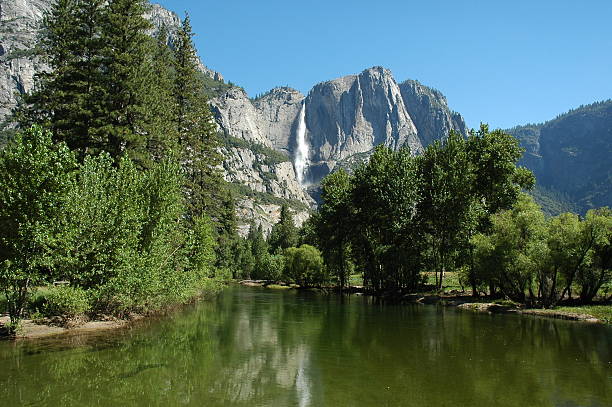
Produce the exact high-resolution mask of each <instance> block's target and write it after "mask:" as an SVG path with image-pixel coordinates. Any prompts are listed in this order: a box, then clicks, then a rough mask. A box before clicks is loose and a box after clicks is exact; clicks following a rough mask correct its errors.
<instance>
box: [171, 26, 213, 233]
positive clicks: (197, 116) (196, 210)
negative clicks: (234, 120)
mask: <svg viewBox="0 0 612 407" xmlns="http://www.w3.org/2000/svg"><path fill="white" fill-rule="evenodd" d="M174 60H175V71H176V72H175V75H176V76H175V82H174V100H175V109H176V110H175V112H176V119H175V125H176V129H177V132H178V134H179V141H180V145H181V152H182V161H183V163H184V164H185V166H186V170H187V178H188V185H187V189H188V193H189V199H188V207H189V211H190V213H191V215H192V216H200V215H201V214H202V213H208V214H209V215H210V216H211V217H212V218H213V220H215V221H217V222H219V221H220V217H221V216H222V212H223V206H224V200H225V199H224V197H223V194H224V193H223V191H222V190H223V184H224V182H223V177H222V174H221V171H220V169H219V165H220V164H221V161H222V157H221V155H220V153H219V147H220V143H219V139H218V136H217V128H216V124H215V121H214V117H213V115H212V113H211V111H210V108H209V106H208V101H207V99H206V98H205V97H204V95H203V93H202V90H203V83H202V79H201V75H202V74H201V72H199V70H198V59H197V55H196V51H195V48H194V45H193V32H192V28H191V22H190V19H189V16H186V17H185V19H184V20H183V24H182V26H181V28H180V29H179V31H178V33H177V38H176V42H175V47H174Z"/></svg>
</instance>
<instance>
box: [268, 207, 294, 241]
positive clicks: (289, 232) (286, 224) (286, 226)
mask: <svg viewBox="0 0 612 407" xmlns="http://www.w3.org/2000/svg"><path fill="white" fill-rule="evenodd" d="M298 239H299V236H298V229H297V227H296V226H295V222H294V221H293V214H292V213H291V210H290V209H289V207H288V206H287V205H283V206H282V207H281V214H280V221H279V222H278V223H277V224H276V225H274V227H273V228H272V231H271V232H270V237H269V239H268V243H269V244H270V248H271V249H272V251H274V252H278V251H281V250H284V249H287V248H289V247H295V246H297V244H298Z"/></svg>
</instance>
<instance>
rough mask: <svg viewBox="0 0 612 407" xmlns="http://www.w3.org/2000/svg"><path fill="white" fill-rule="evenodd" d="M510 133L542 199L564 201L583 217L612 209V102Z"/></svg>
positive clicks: (578, 109) (574, 111) (581, 108)
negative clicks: (593, 211) (594, 210)
mask: <svg viewBox="0 0 612 407" xmlns="http://www.w3.org/2000/svg"><path fill="white" fill-rule="evenodd" d="M508 132H509V133H510V134H512V135H514V136H515V137H517V138H518V139H519V140H520V142H521V145H522V146H523V147H524V148H525V149H526V152H525V155H524V157H523V159H522V161H521V163H522V164H523V165H525V166H526V167H528V168H529V169H531V170H532V171H533V172H534V173H535V175H536V178H537V181H538V186H539V193H540V194H542V195H544V196H546V197H548V198H551V199H553V200H554V199H555V198H554V196H556V197H557V198H558V197H559V196H565V197H567V198H566V199H567V201H566V202H561V203H562V204H570V205H572V204H573V205H575V207H576V208H577V209H578V211H580V212H582V213H584V212H586V211H587V210H589V209H591V208H597V207H601V206H612V100H608V101H605V102H598V103H593V104H591V105H588V106H581V107H579V108H577V109H574V110H571V111H569V112H567V113H565V114H562V115H560V116H558V117H557V118H555V119H554V120H551V121H549V122H546V123H542V124H535V125H534V124H530V125H526V126H518V127H515V128H513V129H510V130H508ZM536 196H537V194H536Z"/></svg>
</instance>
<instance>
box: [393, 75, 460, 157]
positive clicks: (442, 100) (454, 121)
mask: <svg viewBox="0 0 612 407" xmlns="http://www.w3.org/2000/svg"><path fill="white" fill-rule="evenodd" d="M400 90H401V92H402V97H403V99H404V105H405V106H406V109H407V110H408V113H409V114H410V117H411V118H412V120H413V121H414V124H415V125H416V128H417V130H418V134H419V139H420V140H421V143H422V144H423V146H428V145H430V144H431V143H433V142H434V141H435V140H439V139H441V138H445V137H446V136H447V135H448V133H450V131H451V130H455V131H458V132H460V133H461V134H464V135H466V134H467V128H466V125H465V121H464V120H463V117H461V115H460V114H459V113H456V112H453V111H451V110H450V109H449V107H448V103H447V101H446V97H445V96H444V95H443V94H442V93H441V92H439V91H438V90H436V89H433V88H430V87H427V86H425V85H422V84H421V83H419V82H418V81H413V80H407V81H405V82H403V83H401V84H400Z"/></svg>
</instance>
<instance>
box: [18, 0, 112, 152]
mask: <svg viewBox="0 0 612 407" xmlns="http://www.w3.org/2000/svg"><path fill="white" fill-rule="evenodd" d="M103 7H104V1H103V0H91V1H82V0H58V1H57V2H56V3H54V4H53V6H52V8H51V9H50V11H49V12H48V14H47V15H46V16H45V18H44V20H43V24H42V27H43V30H44V33H45V35H44V36H43V37H42V40H41V41H40V44H39V47H40V49H41V53H42V58H43V60H44V61H45V62H46V63H47V65H48V66H49V68H50V69H49V71H46V72H41V73H40V74H37V75H36V77H35V79H36V86H35V88H34V90H33V91H32V92H31V93H29V94H26V95H24V96H23V99H22V100H21V103H20V106H19V107H18V108H17V110H16V112H15V120H16V121H17V122H18V123H19V124H20V125H21V127H22V128H23V127H27V126H29V125H31V124H33V123H39V124H42V125H44V126H45V127H46V128H49V129H50V130H52V133H53V135H54V137H55V138H56V139H59V140H61V141H65V142H66V143H67V144H68V146H69V147H70V148H71V149H73V150H77V151H79V153H80V155H83V154H84V153H86V152H90V151H96V150H99V149H100V148H101V147H102V145H101V144H102V143H101V140H100V139H98V138H97V136H96V134H98V133H99V131H97V129H96V127H99V126H100V125H101V123H103V121H102V120H101V119H100V117H101V115H102V112H101V106H100V100H102V98H103V95H104V94H105V92H104V89H103V87H102V79H101V78H102V75H103V71H102V69H101V67H102V56H101V49H102V47H103V40H102V36H101V25H102V24H101V20H102V17H103V12H102V9H103Z"/></svg>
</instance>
